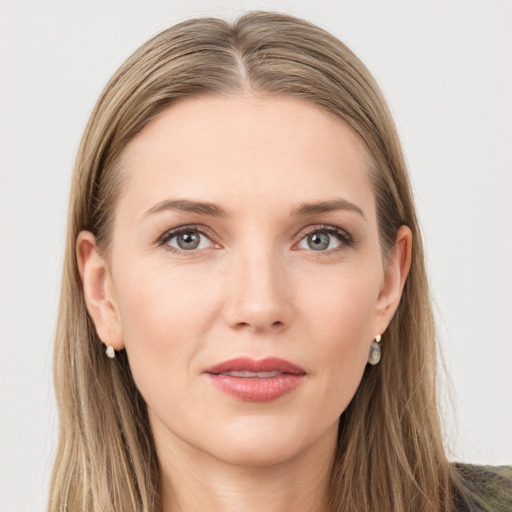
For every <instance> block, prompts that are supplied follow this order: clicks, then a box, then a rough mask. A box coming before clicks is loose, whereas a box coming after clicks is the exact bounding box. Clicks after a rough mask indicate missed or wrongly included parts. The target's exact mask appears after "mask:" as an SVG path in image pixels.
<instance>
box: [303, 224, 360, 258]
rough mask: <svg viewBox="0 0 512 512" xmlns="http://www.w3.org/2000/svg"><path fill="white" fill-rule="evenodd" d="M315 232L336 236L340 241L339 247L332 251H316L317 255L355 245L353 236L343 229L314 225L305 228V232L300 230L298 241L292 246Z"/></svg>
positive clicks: (329, 225) (327, 225) (326, 225)
mask: <svg viewBox="0 0 512 512" xmlns="http://www.w3.org/2000/svg"><path fill="white" fill-rule="evenodd" d="M317 231H320V232H322V231H323V232H326V233H328V234H330V235H334V236H337V238H338V239H339V240H340V241H341V246H339V247H336V248H334V249H328V250H326V251H318V254H321V253H322V252H323V253H328V252H333V251H336V250H340V249H343V248H344V247H353V246H354V245H355V240H354V238H353V236H352V235H351V234H350V233H349V232H348V231H346V230H345V229H342V228H339V227H337V226H333V225H331V224H316V225H314V226H310V227H308V228H306V229H305V230H302V231H301V232H300V234H299V235H298V240H297V242H295V244H294V246H295V245H297V244H298V243H299V242H301V241H302V240H304V238H306V237H307V236H308V235H310V234H311V233H315V232H317Z"/></svg>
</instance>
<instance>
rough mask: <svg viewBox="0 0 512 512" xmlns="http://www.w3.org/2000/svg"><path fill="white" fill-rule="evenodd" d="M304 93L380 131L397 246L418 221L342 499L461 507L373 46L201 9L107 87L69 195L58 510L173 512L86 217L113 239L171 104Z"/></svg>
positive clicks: (378, 169)
mask: <svg viewBox="0 0 512 512" xmlns="http://www.w3.org/2000/svg"><path fill="white" fill-rule="evenodd" d="M248 91H250V92H251V93H252V94H257V95H261V96H266V95H267V96H272V95H274V96H275V95H282V96H292V97H298V98H302V99H304V100H306V101H309V102H312V103H314V104H316V105H318V106H319V107H321V108H323V109H325V110H326V111H328V112H330V113H331V114H333V115H336V116H337V117H338V118H340V119H343V120H344V121H345V122H346V123H347V124H348V125H349V126H351V127H352V129H353V130H354V131H355V132H356V133H358V135H359V136H360V137H361V138H362V140H363V141H364V142H365V144H366V146H367V149H368V154H369V156H370V159H371V163H370V165H369V171H368V172H369V173H370V176H371V179H372V183H373V188H374V191H375V197H376V204H377V215H378V223H379V231H380V236H381V242H382V246H383V249H384V251H386V250H389V249H390V248H391V246H392V244H393V242H394V240H395V236H396V233H397V230H398V229H399V227H400V226H401V225H407V226H408V227H409V228H410V229H411V231H412V233H413V240H414V243H413V254H412V266H411V271H410V274H409V277H408V280H407V282H406V285H405V289H404V293H403V297H402V301H401V303H400V306H399V308H398V311H397V313H396V315H395V317H394V318H393V320H392V322H391V324H390V326H389V328H388V330H387V331H386V333H385V335H384V336H383V340H382V351H383V358H382V361H381V363H380V364H379V365H378V366H375V367H367V369H366V371H365V374H364V376H363V379H362V382H361V385H360V387H359V389H358V391H357V393H356V395H355V397H354V399H353V400H352V402H351V403H350V405H349V407H348V408H347V410H346V411H345V412H344V413H343V414H342V416H341V421H340V428H339V441H338V449H337V453H336V454H335V461H334V465H333V470H332V478H331V485H330V503H331V508H332V510H333V511H342V510H343V511H344V512H349V511H354V512H355V511H357V512H361V511H373V510H393V511H396V512H406V511H409V510H414V511H417V512H420V511H432V512H434V511H436V512H437V511H442V510H445V511H447V510H452V508H453V503H452V501H453V494H454V490H455V489H456V488H458V487H459V484H458V482H457V477H456V474H455V473H454V470H453V469H452V467H451V466H450V464H449V463H448V461H447V460H446V457H445V453H444V449H443V444H442V436H441V431H440V426H439V420H438V412H437V402H436V387H435V382H436V379H435V378H436V346H435V332H434V322H433V317H432V311H431V304H430V296H429V290H428V284H427V279H426V273H425V268H424V257H423V249H422V244H421V234H420V231H419V226H418V222H417V219H416V215H415V211H414V205H413V201H412V195H411V188H410V184H409V181H408V177H407V171H406V166H405V162H404V158H403V155H402V152H401V148H400V143H399V140H398V137H397V134H396V130H395V127H394V124H393V121H392V117H391V114H390V113H389V110H388V108H387V106H386V103H385V100H384V98H383V97H382V94H381V93H380V90H379V88H378V86H377V84H376V83H375V81H374V80H373V78H372V77H371V75H370V73H369V72H368V71H367V69H366V68H365V67H364V65H363V64H362V63H361V62H360V61H359V59H358V58H357V57H356V56H355V55H354V54H353V53H352V52H351V51H350V50H349V49H348V48H347V47H346V46H345V45H344V44H343V43H341V42H340V41H339V40H337V39H336V38H334V37H333V36H332V35H330V34H328V33H327V32H325V31H323V30H321V29H320V28H318V27H316V26H314V25H312V24H310V23H307V22H305V21H303V20H299V19H296V18H293V17H290V16H286V15H281V14H272V13H250V14H247V15H245V16H242V17H241V18H240V19H238V20H237V21H236V22H235V23H234V24H233V25H230V24H228V23H227V22H224V21H222V20H218V19H213V18H203V19H194V20H190V21H187V22H184V23H181V24H179V25H176V26H174V27H172V28H170V29H168V30H165V31H164V32H162V33H161V34H159V35H157V36H156V37H154V38H153V39H151V40H150V41H148V42H147V43H146V44H144V45H143V46H142V47H141V48H140V49H139V50H137V51H136V52H135V53H134V54H133V55H132V56H131V57H130V58H129V59H128V60H127V61H126V62H125V63H124V64H123V65H122V66H121V68H120V69H119V70H118V71H117V72H116V74H115V75H114V77H113V78H112V79H111V81H110V82H109V83H108V84H107V86H106V88H105V90H104V91H103V93H102V95H101V97H100V99H99V100H98V103H97V105H96V106H95V108H94V111H93V113H92V115H91V118H90V120H89V123H88V125H87V127H86V130H85V133H84V136H83V139H82V142H81V145H80V148H79V152H78V155H77V160H76V166H75V171H74V175H73V183H72V190H71V196H70V207H69V218H68V233H67V245H66V255H65V265H64V273H63V281H62V291H61V302H60V311H59V323H58V329H57V335H56V349H55V387H56V393H57V400H58V403H59V408H60V433H59V446H58V452H57V457H56V462H55V466H54V471H53V477H52V484H51V492H50V505H49V510H50V511H52V512H54V511H61V512H64V511H75V510H80V511H102V512H114V511H116V512H117V511H120V510H126V511H135V510H136V511H145V512H156V511H158V510H159V509H160V504H159V488H158V486H159V482H158V460H157V456H156V452H155V448H154V444H153V440H152V436H151V431H150V428H149V422H148V418H147V412H146V407H145V403H144V400H143V399H142V397H141V396H140V394H139V392H138V390H137V389H136V387H135V384H134V382H133V379H132V376H131V372H130V368H129V365H128V361H127V358H126V354H125V353H124V351H120V352H119V353H118V354H117V357H116V360H115V362H113V361H110V360H108V359H107V358H106V357H105V354H104V350H103V348H102V345H101V342H100V340H99V339H98V336H97V334H96V332H95V329H94V326H93V324H92V322H91V320H90V319H89V316H88V314H87V311H86V308H85V303H84V299H83V293H82V287H81V282H80V277H79V273H78V269H77V263H76V257H75V242H76V239H77V236H78V234H79V232H80V231H81V230H89V231H91V232H92V233H94V235H95V236H96V239H97V243H98V246H99V247H100V248H101V249H102V250H105V251H107V250H108V246H109V243H110V241H111V237H112V225H113V219H114V216H113V209H114V206H115V204H116V201H117V198H118V197H119V194H120V193H121V192H122V187H123V183H122V180H123V177H122V173H121V172H120V167H121V166H122V153H123V150H124V148H125V147H126V146H127V144H128V143H129V142H130V140H132V139H133V137H135V135H136V134H137V133H139V132H140V131H141V130H142V129H143V128H144V126H145V125H146V124H147V123H148V122H149V121H150V120H151V119H153V118H155V117H156V116H157V115H158V114H159V113H160V112H162V110H164V109H165V108H168V107H169V106H170V105H172V104H173V103H174V102H176V101H179V100H180V99H183V98H187V97H194V96H199V95H205V94H210V95H212V94H217V95H228V96H229V95H236V94H244V93H247V92H248Z"/></svg>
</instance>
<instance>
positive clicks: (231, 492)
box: [159, 429, 336, 512]
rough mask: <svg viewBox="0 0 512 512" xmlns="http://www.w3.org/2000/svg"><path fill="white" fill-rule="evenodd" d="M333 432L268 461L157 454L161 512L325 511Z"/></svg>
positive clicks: (334, 440) (334, 437)
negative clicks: (233, 461)
mask: <svg viewBox="0 0 512 512" xmlns="http://www.w3.org/2000/svg"><path fill="white" fill-rule="evenodd" d="M335 434H336V432H335V429H334V430H333V432H332V433H331V435H329V436H328V437H327V438H326V439H322V440H320V446H319V445H318V443H315V444H314V446H311V447H309V448H308V449H306V450H305V451H303V452H302V453H300V454H298V455H296V456H294V457H292V458H290V459H288V460H284V461H281V462H278V463H275V464H272V465H260V466H248V465H246V466H241V465H234V464H230V463H227V462H225V461H221V460H218V459H216V458H213V457H210V456H209V455H207V454H204V453H201V454H200V455H199V456H198V454H197V453H196V454H194V456H193V457H191V456H190V453H188V454H187V453H186V452H187V450H185V451H183V450H179V451H178V452H176V451H174V450H172V452H174V453H172V456H171V453H170V451H167V454H168V455H169V456H168V457H167V456H166V454H164V453H159V459H160V468H161V469H160V471H161V480H160V482H161V500H162V501H161V502H162V512H192V511H197V510H208V511H210V512H235V511H236V512H239V511H240V510H243V511H244V512H260V511H261V510H265V511H266V512H284V511H287V512H288V511H289V510H293V511H294V512H326V511H327V510H328V504H327V496H328V492H327V491H328V485H329V479H330V474H331V467H332V456H333V453H334V447H335V443H336V435H335Z"/></svg>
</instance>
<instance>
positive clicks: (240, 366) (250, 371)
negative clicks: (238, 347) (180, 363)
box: [204, 357, 306, 402]
mask: <svg viewBox="0 0 512 512" xmlns="http://www.w3.org/2000/svg"><path fill="white" fill-rule="evenodd" d="M204 373H205V374H206V375H207V376H208V377H209V379H210V382H211V383H212V384H213V385H214V386H215V387H216V388H217V389H218V390H220V391H223V392H224V393H227V394H228V395H230V396H233V397H235V398H238V399H240V400H243V401H247V402H268V401H272V400H277V399H278V398H280V397H282V396H283V395H286V394H288V393H290V392H292V391H293V390H295V389H296V388H297V387H299V386H300V384H301V383H302V382H303V380H304V378H305V376H306V372H305V371H304V370H303V369H302V368H300V367H299V366H297V365H295V364H293V363H291V362H290V361H285V360H284V359H278V358H273V357H272V358H266V359H261V360H254V359H250V358H237V359H231V360H229V361H225V362H223V363H220V364H218V365H215V366H213V367H211V368H208V369H206V370H205V372H204Z"/></svg>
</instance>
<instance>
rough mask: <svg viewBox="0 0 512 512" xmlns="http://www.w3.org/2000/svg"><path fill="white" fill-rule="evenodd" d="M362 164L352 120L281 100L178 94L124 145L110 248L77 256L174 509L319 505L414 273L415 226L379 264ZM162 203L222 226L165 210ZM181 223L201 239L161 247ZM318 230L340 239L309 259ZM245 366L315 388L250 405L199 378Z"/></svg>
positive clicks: (90, 303) (83, 250)
mask: <svg viewBox="0 0 512 512" xmlns="http://www.w3.org/2000/svg"><path fill="white" fill-rule="evenodd" d="M367 161H368V157H367V153H366V149H365V146H364V144H363V142H362V141H361V140H360V138H359V137H358V136H357V135H356V134H355V132H354V131H353V130H352V129H350V128H349V127H348V126H347V125H346V124H345V123H344V122H343V121H341V120H340V119H338V118H336V117H334V116H332V115H330V114H328V113H326V112H324V111H322V110H320V109H319V108H318V107H316V106H314V105H312V104H310V103H307V102H304V101H302V100H298V99H293V98H286V97H280V98H276V97H270V98H269V97H264V98H257V97H255V96H252V95H244V96H240V97H229V98H225V97H223V98H221V97H203V98H194V99H188V100H184V101H182V102H180V103H178V104H176V105H174V106H172V107H170V108H169V109H168V110H166V111H165V112H163V113H162V114H160V115H159V116H158V117H157V118H156V119H154V120H153V121H152V122H151V123H149V124H148V125H147V126H146V127H145V128H144V129H143V130H142V131H141V133H140V134H138V135H137V136H136V137H135V138H134V139H133V140H132V141H131V142H130V144H129V145H128V146H127V148H126V150H125V152H124V154H123V158H122V172H123V173H125V178H126V181H125V185H124V189H123V191H122V194H121V197H120V199H119V202H118V204H117V205H116V207H115V222H114V233H113V241H112V244H111V246H110V247H109V248H108V251H107V252H106V253H102V254H103V255H104V257H102V256H101V255H100V253H99V251H98V249H97V247H96V245H95V240H94V236H93V235H92V234H91V233H89V232H82V233H81V234H80V236H79V237H78V240H77V258H78V262H79V269H80V273H81V276H82V280H83V284H84V294H85V297H86V302H87V307H88V311H89V313H90V315H91V317H92V319H93V321H94V324H95V326H96V329H97V332H98V335H99V337H100V339H101V340H102V341H103V342H104V343H105V344H107V345H112V346H113V347H114V348H115V349H116V350H119V349H122V348H125V349H126V351H127V354H128V357H129V361H130V366H131V369H132V372H133V376H134V379H135V382H136V384H137V387H138V388H139V390H140V392H141V394H142V396H143V397H144V399H145V400H146V402H147V406H148V412H149V418H150V423H151V427H152V430H153V434H154V441H155V446H156V449H157V453H158V456H159V461H160V464H161V477H162V478H161V482H162V484H161V487H162V488H161V492H162V501H163V510H164V511H171V510H172V511H189V510H190V511H193V510H211V511H235V510H237V511H239V510H245V511H253V510H254V511H256V510H258V511H259V510H262V509H263V510H266V511H284V510H291V509H293V510H295V511H301V510H304V511H306V510H307V511H309V512H311V511H314V510H319V511H320V510H323V511H325V510H326V503H325V495H326V487H327V482H328V479H329V469H330V467H331V462H332V454H333V452H334V448H335V445H336V433H337V426H338V418H339V416H340V414H341V413H342V412H343V411H344V410H345V408H346V407H347V405H348V404H349V402H350V401H351V399H352V397H353V396H354V394H355V392H356V390H357V387H358V385H359V383H360V381H361V378H362V375H363V372H364V369H365V367H366V364H367V358H368V352H369V348H370V343H371V341H372V340H373V339H374V338H375V336H376V335H377V334H381V333H383V332H384V331H385V330H386V327H387V325H388V323H389V322H390V320H391V318H392V316H393V314H394V312H395V310H396V308H397V306H398V302H399V299H400V295H401V293H402V289H403V285H404V282H405V279H406V277H407V273H408V270H409V265H410V251H411V233H410V231H409V229H408V228H406V227H402V228H401V229H400V230H399V231H398V234H397V241H396V244H395V245H394V247H393V249H392V251H391V254H390V256H389V260H387V261H383V257H382V253H381V248H380V246H379V236H378V227H377V219H376V211H375V198H374V194H373V190H372V186H371V183H370V181H369V178H368V175H367V171H366V168H367ZM170 199H171V200H175V199H180V200H183V199H187V200H192V201H199V202H208V203H214V204H216V205H218V206H220V207H221V208H222V209H223V210H225V214H226V215H225V216H215V215H210V214H207V213H205V212H191V211H182V210H180V209H176V208H161V207H162V202H164V201H167V200H170ZM340 199H341V200H343V201H344V203H343V204H342V205H341V206H343V207H342V208H337V209H334V210H329V211H324V212H318V211H317V212H313V211H309V212H303V213H302V214H298V213H296V210H297V208H298V207H299V206H300V205H303V204H305V203H308V204H309V203H312V204H314V203H319V202H325V201H327V202H329V201H333V200H340ZM159 208H160V209H159ZM155 210H158V211H155ZM358 210H359V211H358ZM148 212H150V213H148ZM184 225H192V228H189V232H190V231H191V230H192V231H193V230H194V229H197V226H201V229H203V228H204V230H205V231H206V235H201V238H200V245H199V247H198V248H197V249H194V250H188V251H183V250H182V251H181V252H177V251H178V250H179V244H178V239H177V238H176V237H174V238H170V239H168V240H167V241H165V240H163V239H162V236H163V235H164V234H165V233H166V232H168V231H169V230H171V229H174V228H176V227H178V226H184ZM324 226H333V227H335V228H339V229H340V230H342V237H341V239H340V238H337V236H335V235H333V234H332V233H330V232H324V233H323V235H327V236H326V237H325V236H323V238H322V240H323V241H324V242H326V243H328V244H329V245H327V246H326V248H322V250H314V249H313V248H311V247H312V246H311V239H309V242H308V234H311V232H315V233H316V235H317V236H322V229H323V228H324ZM318 230H320V232H319V231H318ZM196 234H197V233H196ZM170 236H171V235H169V236H168V238H169V237H170ZM313 247H317V246H316V245H313ZM322 247H324V246H322ZM382 343H383V344H385V336H384V337H383V340H382ZM241 356H245V357H251V358H252V359H262V358H265V357H279V358H282V359H286V360H288V361H291V362H292V363H294V364H296V365H298V366H300V367H301V368H303V369H304V370H305V372H306V377H305V378H304V379H303V381H302V383H301V384H300V386H299V387H298V388H297V389H295V390H294V391H292V392H291V393H288V394H286V395H284V396H282V397H280V398H278V399H277V400H273V401H270V402H263V403H255V402H248V401H243V400H241V399H239V398H236V397H233V396H230V395H228V394H226V393H224V392H223V391H220V390H219V389H217V388H215V387H214V386H213V385H212V384H211V382H210V379H209V378H208V377H207V375H206V374H205V373H204V370H205V369H206V368H208V367H210V366H212V365H214V364H218V363H220V362H222V361H226V360H229V359H232V358H234V357H241ZM384 357H385V355H384ZM114 364H115V363H114Z"/></svg>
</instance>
